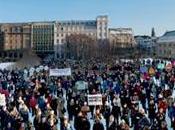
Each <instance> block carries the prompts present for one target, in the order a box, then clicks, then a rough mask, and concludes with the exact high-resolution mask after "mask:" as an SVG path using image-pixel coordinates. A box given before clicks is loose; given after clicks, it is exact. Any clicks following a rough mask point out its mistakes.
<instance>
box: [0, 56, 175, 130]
mask: <svg viewBox="0 0 175 130" xmlns="http://www.w3.org/2000/svg"><path fill="white" fill-rule="evenodd" d="M145 63H146V62H145ZM159 63H160V61H154V62H153V63H151V62H149V63H146V64H147V65H145V64H144V62H140V61H137V62H135V61H134V62H132V63H130V62H119V63H114V62H113V61H108V62H106V61H98V60H95V59H93V60H90V61H88V62H87V63H85V62H81V61H77V62H71V61H67V60H65V61H54V60H53V61H52V62H51V63H49V64H46V69H42V67H41V66H36V67H34V68H32V69H33V71H31V70H30V69H31V68H25V69H15V70H0V94H4V95H5V105H4V104H0V129H2V130H23V129H31V128H32V127H31V124H33V129H35V130H44V129H47V130H57V129H60V130H72V128H73V126H74V128H75V130H90V128H91V126H92V128H93V129H94V130H96V129H100V130H103V129H106V130H128V129H129V126H130V129H134V130H149V129H151V130H167V129H169V122H168V120H167V119H168V118H169V119H170V120H171V126H172V128H173V129H174V130H175V114H174V113H175V109H174V108H175V105H174V99H175V97H174V95H175V94H174V93H175V89H174V83H175V80H174V79H175V78H174V77H175V76H174V72H175V67H174V66H173V67H172V69H171V70H166V69H163V70H161V69H158V67H157V65H158V64H159ZM42 65H43V64H42ZM58 66H59V67H70V68H71V69H72V75H71V76H60V77H50V76H49V69H47V68H55V67H58ZM141 66H144V67H146V68H148V69H149V68H150V67H152V68H153V69H154V71H155V72H154V73H151V74H150V73H149V71H148V72H144V73H143V72H141V71H140V67H141ZM44 68H45V67H44ZM99 68H101V69H100V71H99ZM77 81H85V82H86V83H87V86H86V88H85V90H81V91H80V90H77V88H75V87H76V85H75V84H76V82H77ZM88 94H93V95H96V94H101V95H102V105H101V106H89V105H88V104H89V100H88V96H87V95H88ZM140 106H141V107H142V109H140V110H139V107H140ZM167 110H168V114H166V112H167ZM89 112H91V113H89ZM90 114H91V115H90ZM147 114H148V117H147V116H146V115H147ZM65 115H67V117H66V118H65ZM89 115H90V117H89ZM166 115H168V117H167V116H166ZM91 117H92V118H91ZM103 117H104V119H105V121H106V123H102V122H103ZM69 121H70V122H69ZM58 126H60V128H58Z"/></svg>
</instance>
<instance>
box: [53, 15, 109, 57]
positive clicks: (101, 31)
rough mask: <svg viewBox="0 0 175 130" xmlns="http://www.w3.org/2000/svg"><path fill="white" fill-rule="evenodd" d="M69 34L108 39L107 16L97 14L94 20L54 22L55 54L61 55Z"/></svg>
mask: <svg viewBox="0 0 175 130" xmlns="http://www.w3.org/2000/svg"><path fill="white" fill-rule="evenodd" d="M71 34H77V35H78V34H85V35H87V36H90V37H93V38H95V39H100V40H102V39H108V17H107V16H98V17H97V18H96V20H70V21H56V22H55V35H54V36H55V42H54V43H55V44H54V45H55V47H54V50H55V56H56V57H62V54H63V53H62V52H63V51H64V48H63V45H64V43H65V42H66V37H67V36H70V35H71Z"/></svg>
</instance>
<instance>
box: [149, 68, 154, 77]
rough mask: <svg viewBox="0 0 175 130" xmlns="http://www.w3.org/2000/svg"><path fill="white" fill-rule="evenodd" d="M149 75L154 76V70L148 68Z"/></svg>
mask: <svg viewBox="0 0 175 130" xmlns="http://www.w3.org/2000/svg"><path fill="white" fill-rule="evenodd" d="M149 74H150V75H155V70H154V68H153V67H150V68H149Z"/></svg>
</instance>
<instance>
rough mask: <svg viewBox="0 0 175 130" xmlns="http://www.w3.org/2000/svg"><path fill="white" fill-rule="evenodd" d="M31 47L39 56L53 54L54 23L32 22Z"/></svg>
mask: <svg viewBox="0 0 175 130" xmlns="http://www.w3.org/2000/svg"><path fill="white" fill-rule="evenodd" d="M31 26H32V31H31V41H32V42H31V47H32V49H33V50H34V51H35V52H36V53H37V54H39V55H43V54H51V53H54V28H55V23H54V22H33V23H32V25H31Z"/></svg>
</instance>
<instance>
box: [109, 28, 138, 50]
mask: <svg viewBox="0 0 175 130" xmlns="http://www.w3.org/2000/svg"><path fill="white" fill-rule="evenodd" d="M109 40H110V43H111V44H113V45H112V46H114V47H118V48H126V47H133V46H135V40H134V33H133V30H132V29H131V28H110V29H109Z"/></svg>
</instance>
